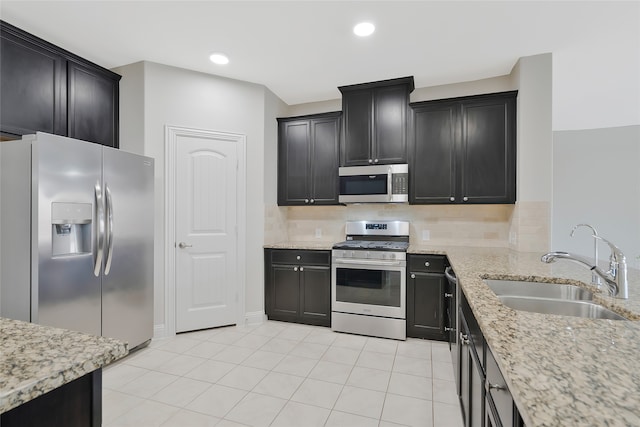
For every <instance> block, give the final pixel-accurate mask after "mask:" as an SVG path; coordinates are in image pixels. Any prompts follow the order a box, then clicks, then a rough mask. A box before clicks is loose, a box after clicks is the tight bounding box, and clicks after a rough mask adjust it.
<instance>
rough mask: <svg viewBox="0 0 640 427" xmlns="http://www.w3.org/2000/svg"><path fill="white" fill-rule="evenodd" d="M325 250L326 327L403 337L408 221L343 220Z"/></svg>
mask: <svg viewBox="0 0 640 427" xmlns="http://www.w3.org/2000/svg"><path fill="white" fill-rule="evenodd" d="M346 234H347V240H346V241H344V242H340V243H337V244H335V245H334V246H333V250H332V256H331V265H332V267H331V291H332V300H331V329H333V330H334V331H339V332H350V333H355V334H361V335H370V336H376V337H383V338H393V339H399V340H404V339H406V305H405V300H406V289H407V282H406V269H407V261H406V259H407V249H408V247H409V222H408V221H349V222H347V225H346Z"/></svg>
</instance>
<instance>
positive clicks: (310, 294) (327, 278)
mask: <svg viewBox="0 0 640 427" xmlns="http://www.w3.org/2000/svg"><path fill="white" fill-rule="evenodd" d="M300 270H301V271H300V316H301V318H302V321H303V323H307V324H311V325H320V326H331V268H330V267H329V266H326V267H317V266H314V267H311V266H302V267H300Z"/></svg>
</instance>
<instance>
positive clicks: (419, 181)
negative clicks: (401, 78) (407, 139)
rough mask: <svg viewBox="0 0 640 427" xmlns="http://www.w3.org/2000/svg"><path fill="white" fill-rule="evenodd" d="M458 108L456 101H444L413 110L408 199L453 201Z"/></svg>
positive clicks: (454, 193) (417, 200)
mask: <svg viewBox="0 0 640 427" xmlns="http://www.w3.org/2000/svg"><path fill="white" fill-rule="evenodd" d="M459 109H460V107H459V105H458V104H456V103H449V102H445V103H430V104H427V105H424V106H421V107H416V108H415V109H414V110H413V120H412V129H411V145H412V148H411V152H412V156H410V158H411V165H410V167H409V176H410V181H411V185H410V186H409V190H410V192H409V202H411V203H413V204H436V203H452V202H455V201H456V199H455V198H456V185H457V182H456V172H457V171H456V145H457V144H456V141H457V140H458V138H459V132H458V129H459V125H458V123H459V117H458V116H459V114H458V111H459ZM452 199H453V200H452Z"/></svg>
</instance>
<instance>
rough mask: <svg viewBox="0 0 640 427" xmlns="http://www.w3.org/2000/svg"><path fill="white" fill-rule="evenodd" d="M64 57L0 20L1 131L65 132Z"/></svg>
mask: <svg viewBox="0 0 640 427" xmlns="http://www.w3.org/2000/svg"><path fill="white" fill-rule="evenodd" d="M66 67H67V63H66V59H65V58H64V57H63V56H62V55H60V54H59V53H57V52H56V51H55V50H54V49H50V48H48V47H47V46H44V45H39V44H36V43H33V42H32V39H31V37H29V35H27V34H22V33H21V32H20V31H18V30H17V29H14V28H13V27H9V26H7V25H5V23H3V22H2V21H0V86H1V87H0V90H1V92H0V93H1V94H2V96H1V97H0V103H1V104H0V124H1V126H2V127H1V129H0V130H1V131H2V133H6V134H10V135H16V136H18V135H24V134H29V133H33V132H35V131H43V132H48V133H53V134H58V135H66V131H67V119H66V113H67V93H66V92H67V91H66V84H67V80H66V74H67V68H66Z"/></svg>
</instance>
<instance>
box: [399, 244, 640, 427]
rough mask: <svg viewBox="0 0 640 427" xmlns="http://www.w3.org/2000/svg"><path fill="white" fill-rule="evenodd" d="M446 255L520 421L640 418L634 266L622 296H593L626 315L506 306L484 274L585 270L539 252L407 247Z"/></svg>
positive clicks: (548, 276)
mask: <svg viewBox="0 0 640 427" xmlns="http://www.w3.org/2000/svg"><path fill="white" fill-rule="evenodd" d="M409 252H410V253H426V254H429V253H431V254H446V255H447V257H448V258H449V261H450V262H451V265H452V267H453V269H454V271H455V273H456V275H457V277H458V282H459V285H460V288H461V289H462V291H463V292H464V294H465V296H466V297H467V300H468V301H469V305H470V306H471V309H472V311H473V313H474V315H475V317H476V319H477V321H478V323H479V326H480V328H481V330H482V333H483V335H484V337H485V339H486V341H487V344H488V345H489V347H490V348H491V351H492V352H493V355H494V356H495V358H496V361H497V363H498V366H499V368H500V370H501V371H502V374H503V376H504V378H505V380H506V383H507V386H508V387H509V390H510V391H511V394H512V395H513V399H514V401H515V403H516V406H517V407H518V410H519V411H520V414H521V416H522V418H523V420H524V423H525V425H526V426H527V427H542V426H550V427H551V426H554V427H556V426H632V425H633V426H638V425H640V357H638V354H639V353H640V344H639V343H640V321H638V320H640V272H639V271H638V270H635V269H629V273H628V277H629V299H627V300H621V299H616V298H612V297H609V296H607V295H604V294H602V293H597V294H596V295H595V297H594V301H595V302H598V303H600V304H602V305H604V306H606V307H608V308H610V309H612V310H614V311H616V312H618V313H619V314H621V315H623V316H625V317H627V318H628V319H630V320H629V321H617V320H595V319H585V318H579V317H569V316H558V315H544V314H537V313H529V312H524V311H516V310H512V309H510V308H508V307H506V306H504V305H503V304H501V303H500V301H499V300H498V298H497V296H496V295H495V294H494V293H493V291H491V289H490V288H489V287H488V286H487V285H486V284H485V283H484V281H483V279H486V278H493V279H515V280H529V281H540V282H555V283H569V284H577V285H580V286H583V287H587V288H590V289H592V290H593V287H592V286H591V285H590V282H591V272H590V271H589V270H588V269H586V268H583V267H581V266H579V265H576V264H574V263H571V262H566V261H558V262H556V263H553V264H545V263H543V262H541V261H540V257H541V255H542V253H526V252H516V251H512V250H508V249H505V248H471V247H442V246H439V247H436V246H434V247H429V246H412V247H410V248H409Z"/></svg>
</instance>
